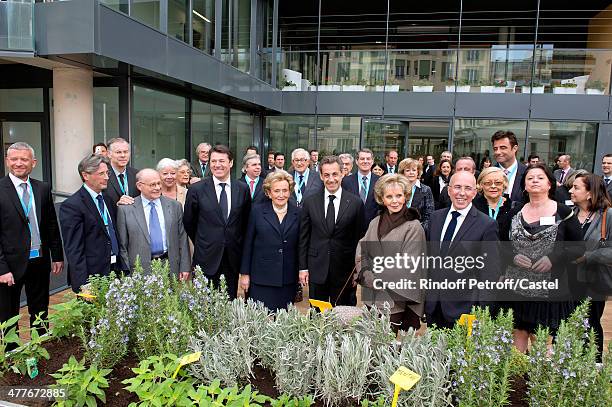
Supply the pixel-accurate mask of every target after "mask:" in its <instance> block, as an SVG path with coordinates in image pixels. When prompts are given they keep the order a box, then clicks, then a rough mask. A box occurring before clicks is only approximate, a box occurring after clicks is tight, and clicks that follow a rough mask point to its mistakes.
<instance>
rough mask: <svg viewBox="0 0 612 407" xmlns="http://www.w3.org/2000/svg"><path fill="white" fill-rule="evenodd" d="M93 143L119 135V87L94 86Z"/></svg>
mask: <svg viewBox="0 0 612 407" xmlns="http://www.w3.org/2000/svg"><path fill="white" fill-rule="evenodd" d="M93 109H94V111H93V113H94V143H106V142H107V141H108V140H110V139H111V138H113V137H119V136H120V134H119V88H116V87H112V88H99V87H96V88H94V97H93Z"/></svg>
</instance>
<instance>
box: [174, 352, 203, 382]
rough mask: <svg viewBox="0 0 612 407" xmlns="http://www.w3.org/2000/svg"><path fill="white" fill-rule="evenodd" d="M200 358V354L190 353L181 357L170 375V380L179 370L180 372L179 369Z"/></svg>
mask: <svg viewBox="0 0 612 407" xmlns="http://www.w3.org/2000/svg"><path fill="white" fill-rule="evenodd" d="M200 356H202V352H196V353H190V354H189V355H185V356H183V357H182V358H181V360H179V365H178V367H177V368H176V370H175V372H174V374H173V375H172V378H173V379H174V378H176V375H177V374H178V372H179V370H181V367H183V366H185V365H188V364H190V363H193V362H195V361H197V360H199V359H200Z"/></svg>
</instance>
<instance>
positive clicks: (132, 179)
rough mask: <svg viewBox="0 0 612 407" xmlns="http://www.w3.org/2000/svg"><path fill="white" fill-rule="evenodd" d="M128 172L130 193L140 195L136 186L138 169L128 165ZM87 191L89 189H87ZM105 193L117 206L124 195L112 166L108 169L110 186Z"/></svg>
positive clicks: (133, 195) (135, 195) (134, 195)
mask: <svg viewBox="0 0 612 407" xmlns="http://www.w3.org/2000/svg"><path fill="white" fill-rule="evenodd" d="M125 170H126V173H127V181H128V195H129V196H131V197H132V198H135V197H137V196H138V195H140V191H139V190H138V188H136V174H137V173H138V170H136V169H135V168H132V167H130V166H128V167H126V169H125ZM85 192H87V191H85ZM104 195H106V196H107V197H108V198H109V199H110V201H111V202H112V206H117V202H119V198H121V197H122V196H123V192H121V187H119V180H118V179H117V176H116V175H115V171H113V169H112V168H109V169H108V187H107V188H106V190H105V191H104Z"/></svg>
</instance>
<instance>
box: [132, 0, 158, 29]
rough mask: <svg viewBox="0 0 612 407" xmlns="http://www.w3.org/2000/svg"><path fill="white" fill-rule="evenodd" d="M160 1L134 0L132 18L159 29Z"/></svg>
mask: <svg viewBox="0 0 612 407" xmlns="http://www.w3.org/2000/svg"><path fill="white" fill-rule="evenodd" d="M159 13H160V10H159V0H132V14H131V16H132V17H134V18H135V19H137V20H140V21H142V22H143V23H145V24H147V25H150V26H151V27H153V28H157V29H159V19H160V17H159Z"/></svg>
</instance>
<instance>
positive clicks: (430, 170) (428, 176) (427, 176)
mask: <svg viewBox="0 0 612 407" xmlns="http://www.w3.org/2000/svg"><path fill="white" fill-rule="evenodd" d="M435 171H436V166H435V165H430V166H427V165H426V166H425V168H424V169H423V174H422V175H421V182H423V183H424V184H425V185H427V186H428V187H430V188H431V181H432V179H433V174H434V172H435Z"/></svg>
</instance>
